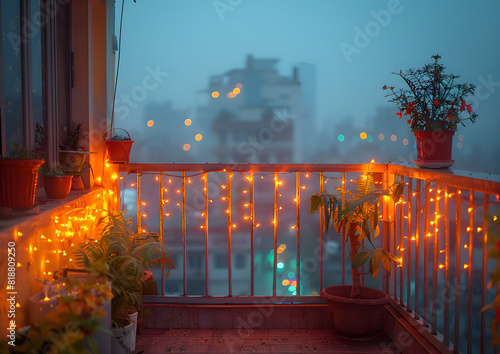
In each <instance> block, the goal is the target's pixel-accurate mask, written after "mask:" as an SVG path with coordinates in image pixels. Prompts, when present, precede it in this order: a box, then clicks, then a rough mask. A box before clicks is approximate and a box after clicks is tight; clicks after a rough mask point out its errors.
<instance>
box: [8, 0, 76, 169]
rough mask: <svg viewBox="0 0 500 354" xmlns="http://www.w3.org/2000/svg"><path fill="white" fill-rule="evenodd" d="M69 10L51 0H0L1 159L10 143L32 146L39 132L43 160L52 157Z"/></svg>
mask: <svg viewBox="0 0 500 354" xmlns="http://www.w3.org/2000/svg"><path fill="white" fill-rule="evenodd" d="M69 9H70V4H68V3H64V2H61V1H55V0H44V1H42V0H22V1H11V0H1V1H0V14H1V15H0V23H1V27H0V31H1V35H2V36H1V38H2V43H1V45H0V64H1V65H2V69H1V70H0V122H1V124H0V147H1V149H0V150H1V155H2V156H4V155H7V154H8V151H9V148H10V147H11V146H12V144H19V145H21V146H24V147H26V148H28V149H32V148H35V147H37V145H36V140H37V129H40V128H42V129H43V130H44V134H45V137H46V138H47V143H48V144H47V146H44V150H45V149H46V151H47V155H46V156H45V157H44V158H45V159H46V160H47V161H48V162H49V164H51V165H52V164H53V163H55V161H56V159H57V157H56V155H55V152H56V151H57V128H58V126H62V124H64V125H66V124H67V122H68V120H69V107H70V98H69V96H70V92H71V91H70V90H71V87H70V55H71V52H70V35H71V32H70V30H69V29H70V26H69V16H70V11H69ZM60 119H61V120H63V121H62V122H61V123H59V124H58V120H60ZM38 132H40V131H39V130H38ZM41 157H43V156H41Z"/></svg>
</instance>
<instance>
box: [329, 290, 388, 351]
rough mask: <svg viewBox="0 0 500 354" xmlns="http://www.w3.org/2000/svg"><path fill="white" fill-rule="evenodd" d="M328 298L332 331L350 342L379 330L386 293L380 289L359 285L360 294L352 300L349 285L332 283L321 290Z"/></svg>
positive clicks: (365, 339)
mask: <svg viewBox="0 0 500 354" xmlns="http://www.w3.org/2000/svg"><path fill="white" fill-rule="evenodd" d="M320 295H321V297H322V298H323V299H325V300H326V301H328V319H329V320H330V324H331V325H332V327H333V328H334V330H335V333H336V334H337V335H338V336H340V337H342V338H344V339H347V340H349V341H361V342H364V341H369V340H371V339H373V338H374V334H375V332H376V331H379V330H382V320H383V310H384V305H385V304H387V303H388V302H389V295H387V294H386V293H384V292H383V291H380V290H377V289H373V288H368V287H364V286H362V287H361V289H360V295H361V297H360V298H359V299H351V298H350V295H351V285H334V286H329V287H326V288H324V289H323V290H321V293H320Z"/></svg>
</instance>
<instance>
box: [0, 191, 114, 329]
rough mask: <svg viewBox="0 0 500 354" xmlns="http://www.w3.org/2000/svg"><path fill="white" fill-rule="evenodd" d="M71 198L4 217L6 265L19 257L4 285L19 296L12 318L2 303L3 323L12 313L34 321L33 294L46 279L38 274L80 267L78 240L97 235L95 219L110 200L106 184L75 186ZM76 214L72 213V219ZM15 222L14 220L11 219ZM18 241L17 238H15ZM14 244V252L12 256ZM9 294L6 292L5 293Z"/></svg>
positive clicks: (22, 321)
mask: <svg viewBox="0 0 500 354" xmlns="http://www.w3.org/2000/svg"><path fill="white" fill-rule="evenodd" d="M68 198H71V199H73V200H71V201H69V202H68V201H67V200H64V201H60V202H55V201H54V202H52V203H51V204H46V205H42V206H40V214H38V215H36V216H29V217H25V219H26V220H25V221H24V222H17V223H14V225H13V226H10V227H6V228H3V227H2V226H5V224H8V223H9V221H8V220H7V221H5V220H2V222H0V230H1V231H0V240H1V244H2V250H1V254H0V269H4V270H7V269H8V266H10V264H9V262H8V261H9V259H10V260H12V259H15V262H14V263H15V264H16V267H15V284H12V283H11V286H9V288H7V286H8V285H9V284H8V280H9V278H8V277H7V274H5V275H4V276H3V277H2V278H1V279H2V281H1V283H0V289H2V294H5V293H6V295H7V297H6V298H11V297H12V296H13V298H14V299H15V304H17V305H16V306H17V307H16V308H15V318H14V317H12V318H9V317H8V315H9V311H10V310H11V309H10V303H9V302H7V301H2V303H1V304H0V326H1V328H4V329H5V328H8V327H9V325H8V322H9V321H10V319H15V321H16V322H15V323H16V325H17V328H18V329H20V328H23V327H25V326H27V325H28V324H29V323H30V322H29V317H30V314H29V311H28V308H29V298H30V297H31V296H33V295H35V294H36V293H38V292H39V291H41V289H42V286H43V284H42V283H41V282H39V281H37V280H36V278H38V279H41V280H45V279H47V280H49V281H50V282H53V281H54V279H55V278H56V277H61V276H62V271H63V268H67V267H70V268H75V266H74V261H73V260H72V259H73V256H72V252H73V251H74V250H75V247H76V245H77V244H78V243H80V242H82V241H84V240H86V239H89V238H94V236H95V230H94V229H93V225H95V224H96V223H97V221H98V217H99V215H100V214H101V213H102V210H103V207H104V206H105V203H104V197H103V190H102V189H101V188H96V189H94V190H92V191H90V192H89V191H82V192H73V193H72V194H71V195H70V197H68ZM70 218H71V219H70ZM10 223H12V221H11V222H10ZM10 242H13V243H10ZM8 245H15V247H12V248H13V249H14V252H13V253H12V257H7V252H8V250H7V247H8ZM2 298H3V296H2ZM12 313H14V312H12Z"/></svg>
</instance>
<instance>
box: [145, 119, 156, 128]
mask: <svg viewBox="0 0 500 354" xmlns="http://www.w3.org/2000/svg"><path fill="white" fill-rule="evenodd" d="M146 124H147V126H148V127H152V126H153V125H155V121H154V120H151V119H150V120H148V122H147V123H146Z"/></svg>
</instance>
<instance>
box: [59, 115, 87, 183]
mask: <svg viewBox="0 0 500 354" xmlns="http://www.w3.org/2000/svg"><path fill="white" fill-rule="evenodd" d="M86 137H87V129H85V128H83V127H82V125H81V124H77V125H74V126H69V127H66V129H65V135H64V137H63V138H62V139H61V144H59V163H60V164H61V165H63V166H64V168H65V169H66V170H67V171H68V173H71V174H72V175H73V176H74V178H73V182H72V186H71V189H72V190H81V189H84V186H83V182H82V178H81V172H82V168H83V167H84V166H87V167H88V168H89V169H92V167H91V166H90V164H89V163H86V162H85V157H86V154H95V152H91V151H84V149H85V148H84V147H83V145H82V143H83V140H84V139H85V138H86Z"/></svg>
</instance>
